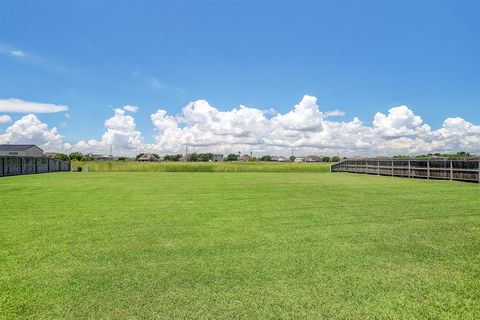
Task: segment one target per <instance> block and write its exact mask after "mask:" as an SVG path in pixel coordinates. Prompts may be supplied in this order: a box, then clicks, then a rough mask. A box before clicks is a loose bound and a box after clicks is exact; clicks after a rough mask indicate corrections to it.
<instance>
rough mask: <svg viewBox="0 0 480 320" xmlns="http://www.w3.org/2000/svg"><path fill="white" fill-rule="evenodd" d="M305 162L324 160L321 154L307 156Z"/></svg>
mask: <svg viewBox="0 0 480 320" xmlns="http://www.w3.org/2000/svg"><path fill="white" fill-rule="evenodd" d="M305 162H322V157H320V156H306V157H305Z"/></svg>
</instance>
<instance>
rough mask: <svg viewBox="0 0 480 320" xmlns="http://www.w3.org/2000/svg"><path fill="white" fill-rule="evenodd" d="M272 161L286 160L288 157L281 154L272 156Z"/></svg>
mask: <svg viewBox="0 0 480 320" xmlns="http://www.w3.org/2000/svg"><path fill="white" fill-rule="evenodd" d="M272 161H277V162H288V161H289V159H287V158H285V157H282V156H280V157H279V156H273V157H272Z"/></svg>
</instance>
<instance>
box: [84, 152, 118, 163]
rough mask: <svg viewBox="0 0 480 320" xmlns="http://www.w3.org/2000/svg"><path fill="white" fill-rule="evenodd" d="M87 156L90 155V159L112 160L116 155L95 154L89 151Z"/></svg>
mask: <svg viewBox="0 0 480 320" xmlns="http://www.w3.org/2000/svg"><path fill="white" fill-rule="evenodd" d="M87 157H89V158H90V159H92V160H96V161H99V160H100V161H102V160H103V161H112V160H115V157H114V156H110V155H106V154H93V153H89V154H87Z"/></svg>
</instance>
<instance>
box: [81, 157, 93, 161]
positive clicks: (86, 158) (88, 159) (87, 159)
mask: <svg viewBox="0 0 480 320" xmlns="http://www.w3.org/2000/svg"><path fill="white" fill-rule="evenodd" d="M80 161H92V158H90V157H89V156H82V157H81V158H80Z"/></svg>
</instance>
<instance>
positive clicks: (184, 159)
mask: <svg viewBox="0 0 480 320" xmlns="http://www.w3.org/2000/svg"><path fill="white" fill-rule="evenodd" d="M191 160H192V155H191V154H190V153H187V154H184V155H183V156H182V157H181V158H180V160H179V161H180V162H189V161H191Z"/></svg>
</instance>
